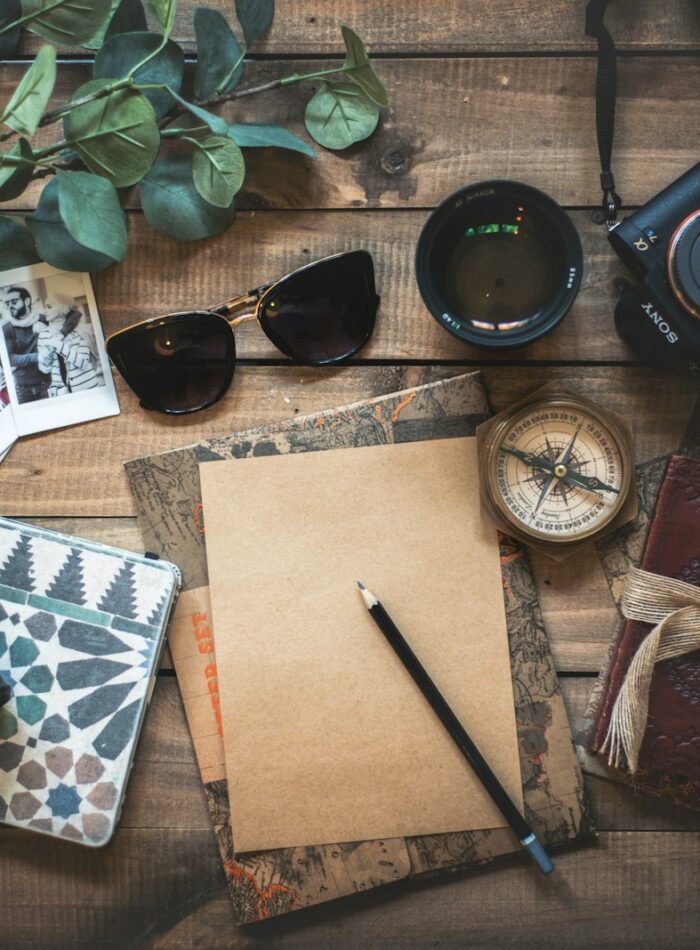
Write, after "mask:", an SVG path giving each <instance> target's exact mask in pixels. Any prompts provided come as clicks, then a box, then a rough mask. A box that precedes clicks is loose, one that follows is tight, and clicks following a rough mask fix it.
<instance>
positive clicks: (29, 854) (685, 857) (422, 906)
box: [0, 829, 700, 950]
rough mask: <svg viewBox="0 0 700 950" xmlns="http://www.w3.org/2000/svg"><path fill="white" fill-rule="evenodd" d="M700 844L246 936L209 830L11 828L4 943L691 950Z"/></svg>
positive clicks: (605, 853)
mask: <svg viewBox="0 0 700 950" xmlns="http://www.w3.org/2000/svg"><path fill="white" fill-rule="evenodd" d="M697 838H698V836H697V834H693V833H688V832H656V833H654V832H649V833H646V834H640V833H635V832H606V833H603V834H601V835H600V838H599V840H598V842H597V844H596V845H593V846H588V847H585V848H578V849H573V850H569V851H567V852H562V853H559V854H558V855H557V856H556V862H557V870H556V873H555V874H552V875H551V876H550V877H548V878H543V877H541V876H540V875H538V874H537V873H536V872H535V871H534V870H533V868H532V866H531V865H530V864H529V863H526V861H527V859H526V858H525V857H524V856H522V855H518V856H517V857H515V856H514V857H510V858H506V859H504V860H503V861H501V862H498V864H496V865H490V866H488V867H487V868H484V869H482V870H481V871H479V872H473V873H468V872H466V873H465V872H461V873H456V874H452V875H447V876H445V877H439V878H434V879H431V880H428V881H423V882H419V881H406V882H400V883H398V884H396V885H394V886H393V887H392V888H391V889H388V888H381V889H378V890H375V891H370V892H367V893H364V894H360V895H355V896H353V897H350V898H347V899H345V900H342V901H338V902H334V903H330V904H326V905H320V906H318V907H315V908H311V909H309V910H307V911H300V912H297V913H296V914H292V915H290V916H287V917H282V918H277V919H273V920H271V921H267V922H263V923H260V924H256V925H253V926H250V927H247V928H237V927H236V926H235V925H234V923H233V919H232V912H231V905H230V902H229V900H228V897H227V895H226V891H225V888H224V885H223V881H222V874H221V870H220V868H219V865H218V857H217V855H216V853H215V845H214V838H213V835H210V834H209V835H208V834H207V833H206V832H204V831H173V832H170V833H165V832H164V831H162V830H160V829H153V830H141V831H137V830H132V829H125V830H123V831H122V832H121V833H120V834H119V835H118V836H117V838H116V840H115V842H114V843H113V844H112V845H111V846H110V847H109V848H108V849H106V850H97V849H96V850H90V849H81V848H77V847H76V846H75V845H72V844H70V843H68V842H60V841H47V839H45V838H43V837H40V836H38V835H34V836H32V835H25V834H23V833H22V832H19V831H17V832H13V831H3V832H0V844H1V846H2V851H3V868H4V870H5V871H6V872H9V873H6V874H4V875H3V945H7V946H9V947H27V946H47V935H48V934H50V935H51V937H50V941H51V945H52V946H71V947H80V948H83V947H84V948H91V947H95V946H100V947H108V948H117V947H119V948H121V947H125V946H151V947H167V948H168V950H174V948H179V947H182V948H192V947H195V946H199V947H201V946H206V947H229V948H236V950H243V948H252V947H257V946H259V945H260V943H261V942H266V943H267V944H268V945H270V946H275V947H278V948H285V950H293V948H300V950H307V948H309V947H314V948H331V947H333V948H339V950H354V948H357V947H360V946H362V947H367V948H377V950H379V948H386V947H394V948H399V947H408V946H410V947H411V948H434V947H458V946H459V947H462V946H464V945H465V943H464V942H465V940H468V944H469V947H477V948H486V947H491V948H493V947H504V946H538V947H545V948H556V950H559V948H560V947H562V946H564V945H565V946H567V947H574V948H582V950H583V948H586V950H588V948H590V947H592V946H597V945H601V946H608V947H612V946H625V947H632V946H634V947H638V948H646V947H649V948H651V947H659V946H663V947H669V948H670V947H673V948H681V947H682V948H686V947H687V948H691V947H693V948H694V947H695V946H697V932H698V926H699V925H700V900H699V898H698V893H697V887H696V877H697V872H698V841H697ZM679 908H682V912H680V913H679Z"/></svg>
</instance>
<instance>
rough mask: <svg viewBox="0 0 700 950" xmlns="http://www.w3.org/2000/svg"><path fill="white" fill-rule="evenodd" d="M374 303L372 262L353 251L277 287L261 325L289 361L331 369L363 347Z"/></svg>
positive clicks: (263, 311) (267, 301) (265, 307)
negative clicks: (297, 360)
mask: <svg viewBox="0 0 700 950" xmlns="http://www.w3.org/2000/svg"><path fill="white" fill-rule="evenodd" d="M377 303H378V300H377V296H376V291H375V287H374V266H373V263H372V258H371V256H370V255H369V254H368V253H367V251H352V252H350V253H348V254H343V255H341V256H340V257H336V258H334V259H331V260H328V261H319V262H318V263H317V264H313V265H312V266H310V267H308V268H306V269H304V270H302V271H299V272H297V273H296V274H292V275H291V276H290V277H287V278H286V279H285V280H283V281H281V282H280V283H279V284H278V285H277V286H276V287H275V288H274V289H273V290H272V291H271V293H270V294H269V296H268V297H266V299H265V301H264V304H263V306H262V308H261V311H260V324H261V326H262V328H263V330H264V331H265V333H266V334H267V335H268V337H269V338H270V339H271V340H272V342H273V343H274V344H275V346H277V347H279V349H280V350H282V352H283V353H286V355H287V356H290V357H292V359H300V360H306V361H310V362H313V363H335V362H338V361H339V360H342V359H345V358H346V357H348V356H350V355H351V354H353V353H355V352H356V351H357V350H359V348H360V347H361V346H362V345H363V344H364V343H366V342H367V340H368V339H369V336H370V334H371V333H372V329H373V327H374V317H375V313H376V309H377Z"/></svg>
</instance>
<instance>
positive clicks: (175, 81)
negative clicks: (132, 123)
mask: <svg viewBox="0 0 700 950" xmlns="http://www.w3.org/2000/svg"><path fill="white" fill-rule="evenodd" d="M161 42H162V37H161V36H160V35H159V34H158V33H120V34H118V35H117V36H113V37H112V38H111V39H109V40H107V42H106V43H105V44H104V46H103V47H102V49H101V50H100V51H99V52H98V53H97V55H96V56H95V63H94V65H93V68H92V74H93V76H95V78H96V79H121V78H122V77H123V76H127V75H128V74H129V71H130V70H131V69H132V68H133V67H134V66H136V65H138V63H140V62H142V61H143V60H144V59H145V58H146V57H147V56H149V55H150V54H151V53H154V52H155V51H156V50H157V49H158V47H159V46H160V44H161ZM184 71H185V54H184V53H183V52H182V49H181V48H180V47H179V46H178V45H177V43H174V42H173V41H172V40H168V41H167V42H166V44H165V46H164V47H163V48H162V49H161V50H160V52H159V53H158V55H157V56H154V57H153V59H151V60H149V61H148V62H147V63H146V65H145V66H142V67H141V69H137V70H136V72H135V73H134V81H135V82H136V83H138V84H144V85H146V84H148V83H158V84H159V85H162V86H171V87H172V88H173V89H177V90H179V89H180V86H181V85H182V76H183V73H184ZM143 95H144V96H145V97H146V98H147V99H148V101H149V102H150V103H151V105H152V106H153V111H154V112H155V114H156V117H157V118H160V117H161V116H164V115H165V113H166V112H167V111H168V110H169V109H170V108H171V107H172V104H173V97H172V96H171V95H170V93H169V92H167V91H165V90H161V89H144V90H143Z"/></svg>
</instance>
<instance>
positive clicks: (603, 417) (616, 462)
mask: <svg viewBox="0 0 700 950" xmlns="http://www.w3.org/2000/svg"><path fill="white" fill-rule="evenodd" d="M477 441H478V448H479V477H480V487H481V497H482V501H483V503H484V505H485V507H486V508H487V510H488V511H489V513H490V514H491V516H492V517H493V519H494V520H495V521H496V523H497V525H498V527H499V528H501V530H502V531H504V532H505V533H506V534H510V535H512V536H513V537H516V538H519V539H520V540H521V541H525V542H526V543H528V544H530V545H532V546H534V547H536V548H538V549H539V550H542V551H543V552H544V553H546V554H548V555H550V556H551V557H555V558H563V557H567V556H568V555H569V554H572V553H573V552H574V551H575V550H577V549H578V548H579V547H581V546H582V545H583V544H585V543H589V542H591V541H592V540H597V539H598V538H599V537H601V536H602V535H603V534H604V533H607V532H609V531H612V530H614V529H615V528H618V527H620V525H623V524H625V523H626V522H628V521H631V520H632V518H634V517H635V515H636V512H637V500H636V490H635V486H634V446H633V440H632V432H631V428H630V426H629V424H628V423H627V422H626V421H625V420H624V419H623V418H622V417H621V416H618V415H617V413H613V412H610V411H608V410H605V409H601V408H600V407H598V406H596V405H595V404H594V403H592V402H590V400H588V399H584V398H583V397H581V396H575V395H573V394H571V393H568V392H566V391H564V390H563V389H560V388H559V387H558V386H556V385H550V386H545V387H544V388H543V389H540V390H538V391H537V392H534V393H532V394H531V395H530V396H528V397H527V398H526V399H524V400H522V401H521V402H519V403H517V404H516V405H515V406H511V407H510V408H509V409H507V410H506V411H504V412H501V413H500V414H499V415H497V416H494V417H493V418H492V419H490V420H489V421H488V422H485V423H484V424H483V425H481V426H479V428H478V429H477Z"/></svg>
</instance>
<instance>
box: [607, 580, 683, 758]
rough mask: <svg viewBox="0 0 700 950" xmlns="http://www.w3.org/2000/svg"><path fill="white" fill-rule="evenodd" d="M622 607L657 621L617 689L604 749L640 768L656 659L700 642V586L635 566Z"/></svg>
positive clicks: (628, 613)
mask: <svg viewBox="0 0 700 950" xmlns="http://www.w3.org/2000/svg"><path fill="white" fill-rule="evenodd" d="M622 613H623V614H624V615H625V617H627V618H628V619H630V620H641V621H643V622H644V623H653V624H655V627H654V629H653V630H652V631H651V633H649V634H647V636H646V637H645V638H644V640H643V641H642V643H641V645H640V647H639V649H638V650H637V652H636V653H635V655H634V659H633V660H632V663H631V664H630V667H629V670H628V671H627V676H626V677H625V679H624V682H623V683H622V687H621V689H620V692H619V693H618V694H617V699H616V700H615V705H614V706H613V710H612V715H611V717H610V725H609V727H608V733H607V735H606V737H605V742H604V743H603V745H602V746H601V752H606V751H609V757H608V763H609V764H610V765H614V766H615V767H616V768H619V769H621V768H624V765H625V762H626V764H627V768H628V770H629V771H630V772H632V773H634V772H636V771H637V765H638V762H639V750H640V748H641V745H642V740H643V739H644V732H645V730H646V725H647V716H648V712H649V689H650V686H651V677H652V673H653V672H654V664H655V663H658V662H659V661H661V660H670V659H671V658H672V657H674V656H682V655H683V654H684V653H690V652H691V651H692V650H697V649H699V648H700V588H698V587H694V586H693V585H692V584H686V583H685V581H677V580H674V579H673V578H671V577H661V576H660V575H659V574H651V573H649V572H648V571H641V570H639V569H638V568H632V569H631V570H630V572H629V574H628V575H627V579H626V581H625V589H624V591H623V594H622Z"/></svg>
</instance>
